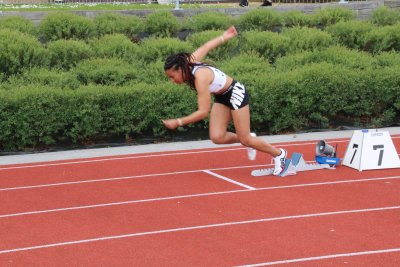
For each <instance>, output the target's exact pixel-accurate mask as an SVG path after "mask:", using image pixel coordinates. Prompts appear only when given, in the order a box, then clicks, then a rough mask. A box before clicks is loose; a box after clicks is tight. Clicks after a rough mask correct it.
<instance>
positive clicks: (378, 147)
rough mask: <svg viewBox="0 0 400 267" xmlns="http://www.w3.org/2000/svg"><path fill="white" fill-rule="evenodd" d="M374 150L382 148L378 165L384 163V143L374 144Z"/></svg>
mask: <svg viewBox="0 0 400 267" xmlns="http://www.w3.org/2000/svg"><path fill="white" fill-rule="evenodd" d="M372 147H373V149H374V150H378V149H382V150H381V151H379V160H378V166H381V165H382V158H383V151H384V147H385V146H384V145H375V146H372Z"/></svg>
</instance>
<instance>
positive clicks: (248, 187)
mask: <svg viewBox="0 0 400 267" xmlns="http://www.w3.org/2000/svg"><path fill="white" fill-rule="evenodd" d="M203 172H205V173H208V174H210V175H212V176H214V177H217V178H219V179H222V180H224V181H227V182H229V183H232V184H235V185H238V186H241V187H244V188H247V189H250V190H255V188H254V187H252V186H249V185H246V184H242V183H240V182H238V181H235V180H232V179H229V178H228V177H225V176H222V175H219V174H218V173H215V172H212V171H209V170H203Z"/></svg>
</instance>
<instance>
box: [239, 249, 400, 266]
mask: <svg viewBox="0 0 400 267" xmlns="http://www.w3.org/2000/svg"><path fill="white" fill-rule="evenodd" d="M391 252H400V248H390V249H381V250H369V251H360V252H350V253H341V254H331V255H323V256H315V257H308V258H298V259H290V260H281V261H270V262H263V263H256V264H249V265H241V266H239V267H256V266H268V265H278V264H286V263H295V262H304V261H316V260H326V259H333V258H341V257H352V256H362V255H371V254H382V253H391Z"/></svg>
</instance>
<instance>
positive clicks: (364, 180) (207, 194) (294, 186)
mask: <svg viewBox="0 0 400 267" xmlns="http://www.w3.org/2000/svg"><path fill="white" fill-rule="evenodd" d="M393 179H400V176H390V177H379V178H366V179H356V180H342V181H333V182H321V183H310V184H297V185H285V186H271V187H263V188H255V189H254V190H249V189H242V190H232V191H221V192H212V193H201V194H191V195H181V196H172V197H162V198H149V199H138V200H131V201H123V202H112V203H103V204H95V205H87V206H75V207H67V208H58V209H49V210H37V211H29V212H21V213H14V214H3V215H0V219H2V218H8V217H17V216H25V215H34V214H42V213H52V212H64V211H71V210H81V209H91V208H101V207H108V206H117V205H130V204H135V203H144V202H155V201H165V200H172V199H182V198H195V197H207V196H215V195H225V194H234V193H242V192H249V191H253V192H254V191H263V190H274V189H287V188H297V187H308V186H320V185H332V184H345V183H361V182H369V181H381V180H393Z"/></svg>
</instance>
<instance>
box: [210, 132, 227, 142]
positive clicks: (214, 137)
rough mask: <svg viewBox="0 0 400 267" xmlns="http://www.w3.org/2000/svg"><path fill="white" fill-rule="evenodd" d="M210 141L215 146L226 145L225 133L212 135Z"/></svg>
mask: <svg viewBox="0 0 400 267" xmlns="http://www.w3.org/2000/svg"><path fill="white" fill-rule="evenodd" d="M210 139H211V141H212V142H213V143H214V144H217V145H220V144H224V143H225V134H224V133H211V134H210Z"/></svg>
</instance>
